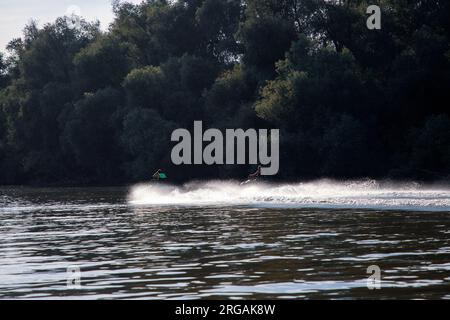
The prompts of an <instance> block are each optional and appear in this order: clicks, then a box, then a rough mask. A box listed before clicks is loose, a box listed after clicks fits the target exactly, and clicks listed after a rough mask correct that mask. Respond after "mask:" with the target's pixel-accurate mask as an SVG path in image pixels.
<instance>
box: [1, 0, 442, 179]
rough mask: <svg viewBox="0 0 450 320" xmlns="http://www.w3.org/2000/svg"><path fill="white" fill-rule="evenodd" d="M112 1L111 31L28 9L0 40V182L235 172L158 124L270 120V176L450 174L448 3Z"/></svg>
mask: <svg viewBox="0 0 450 320" xmlns="http://www.w3.org/2000/svg"><path fill="white" fill-rule="evenodd" d="M370 4H374V3H372V2H370V3H369V2H367V1H362V0H361V1H358V0H356V1H350V0H349V1H345V0H344V1H316V0H282V1H280V0H245V1H244V0H227V1H223V0H178V1H164V0H149V1H146V2H144V3H142V4H140V5H132V4H128V3H126V2H119V1H115V2H114V4H113V8H114V13H115V20H114V21H113V23H112V24H111V26H110V27H109V29H108V30H107V31H102V30H101V29H100V28H99V25H98V23H88V22H86V21H84V20H80V21H79V23H77V24H75V26H74V25H73V23H69V21H68V20H67V19H66V18H59V19H57V20H56V21H55V22H54V23H52V24H47V25H45V26H42V27H38V26H37V24H36V23H30V24H29V25H27V26H26V27H25V29H24V33H23V37H22V38H20V39H13V40H12V41H11V42H10V43H9V45H8V48H7V51H8V52H7V53H6V54H2V55H0V184H24V183H66V182H74V183H80V184H93V183H95V184H109V183H126V182H133V181H139V180H146V179H149V177H150V176H151V174H152V173H153V171H154V169H155V170H156V169H157V168H160V167H161V168H164V170H165V171H166V172H167V174H168V175H169V178H172V179H174V180H180V181H181V180H188V179H198V178H233V177H242V176H243V175H244V176H245V175H246V174H247V173H248V172H249V171H250V170H251V168H248V167H245V166H231V167H223V166H214V167H206V166H205V167H204V166H196V167H189V168H187V167H176V166H174V165H172V164H171V161H170V150H171V148H172V147H173V145H172V144H171V143H170V134H171V132H172V131H173V130H174V129H176V128H185V127H189V126H192V123H193V122H194V121H195V120H203V122H204V124H205V125H207V126H209V127H214V128H220V129H222V128H279V129H280V132H281V137H280V151H281V159H280V173H279V178H280V179H313V178H318V177H331V178H360V177H372V178H391V179H419V180H436V179H449V178H450V108H449V101H450V44H449V43H450V41H449V39H450V21H449V19H448V15H449V13H450V3H449V1H447V0H441V1H439V0H435V1H418V0H417V1H394V0H385V1H380V3H378V4H379V5H380V7H381V9H382V28H381V30H368V29H367V26H366V19H367V18H368V15H367V14H366V9H367V7H368V6H369V5H370Z"/></svg>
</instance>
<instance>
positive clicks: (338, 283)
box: [0, 181, 450, 299]
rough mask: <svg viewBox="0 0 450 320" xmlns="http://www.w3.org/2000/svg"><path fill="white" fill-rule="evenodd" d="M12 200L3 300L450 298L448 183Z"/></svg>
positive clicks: (6, 216) (80, 191) (3, 227)
mask: <svg viewBox="0 0 450 320" xmlns="http://www.w3.org/2000/svg"><path fill="white" fill-rule="evenodd" d="M0 203H1V207H0V298H3V299H4V298H25V299H304V298H306V299H348V298H352V299H365V298H368V299H379V298H383V299H450V189H449V188H446V187H423V186H420V185H417V184H409V185H394V186H392V185H389V186H384V185H380V184H378V183H376V182H370V181H364V182H354V183H345V184H344V183H331V182H328V181H322V182H315V183H308V184H293V185H259V184H258V185H250V186H239V185H238V184H237V183H233V182H211V183H197V184H188V185H185V186H183V187H172V186H164V185H153V186H150V185H141V186H135V187H130V188H54V189H32V188H0ZM370 266H378V267H379V268H380V271H381V283H380V285H381V289H379V290H369V289H368V287H367V284H368V280H367V278H368V277H369V276H370V274H368V273H367V269H368V267H370ZM68 268H69V269H68ZM77 268H78V269H77ZM73 270H75V271H78V270H79V272H76V273H70V271H73ZM68 271H69V273H68ZM67 279H70V280H74V279H75V281H69V282H68V281H67ZM78 280H79V281H78ZM74 284H76V285H74ZM78 284H79V285H78Z"/></svg>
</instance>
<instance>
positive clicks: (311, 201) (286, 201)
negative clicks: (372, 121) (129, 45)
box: [128, 180, 450, 211]
mask: <svg viewBox="0 0 450 320" xmlns="http://www.w3.org/2000/svg"><path fill="white" fill-rule="evenodd" d="M128 200H129V203H130V204H132V205H138V206H142V205H188V206H189V205H191V206H195V205H200V206H202V205H227V206H229V205H236V206H242V205H248V206H260V207H287V208H289V207H292V208H307V207H312V208H370V209H400V210H424V211H450V187H449V186H440V187H436V186H434V187H433V186H425V185H420V184H418V183H402V184H400V183H395V184H394V183H384V182H377V181H374V180H364V181H346V182H339V181H331V180H320V181H314V182H305V183H293V184H269V183H255V184H248V185H244V186H241V185H239V183H238V182H235V181H210V182H194V183H188V184H185V185H183V186H171V185H163V184H156V183H153V184H152V183H149V184H140V185H137V186H134V187H132V188H131V190H130V193H129V196H128Z"/></svg>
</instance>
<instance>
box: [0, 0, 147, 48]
mask: <svg viewBox="0 0 450 320" xmlns="http://www.w3.org/2000/svg"><path fill="white" fill-rule="evenodd" d="M127 2H132V3H140V2H141V0H127ZM70 12H79V13H80V15H81V16H82V17H83V18H85V19H86V20H88V21H94V20H99V21H100V23H101V27H102V29H107V28H108V25H109V24H110V23H111V21H112V20H113V17H114V15H113V12H112V6H111V0H0V51H3V52H4V51H5V47H6V45H7V44H8V42H9V41H11V40H12V39H13V38H17V37H21V36H22V30H23V28H24V27H25V25H26V24H27V23H28V22H29V21H30V20H31V19H34V20H36V21H37V22H38V25H39V26H40V27H42V26H43V25H44V24H45V23H47V22H53V21H55V19H56V18H57V17H61V16H64V15H67V14H68V13H70Z"/></svg>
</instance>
